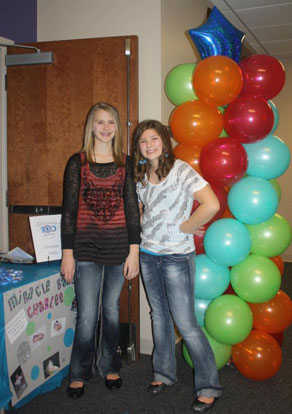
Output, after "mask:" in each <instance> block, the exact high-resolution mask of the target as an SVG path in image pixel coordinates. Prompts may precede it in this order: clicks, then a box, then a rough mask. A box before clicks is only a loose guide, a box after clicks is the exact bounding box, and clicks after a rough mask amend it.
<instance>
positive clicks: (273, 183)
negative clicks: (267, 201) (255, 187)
mask: <svg viewBox="0 0 292 414" xmlns="http://www.w3.org/2000/svg"><path fill="white" fill-rule="evenodd" d="M269 182H270V183H271V184H272V186H273V187H274V190H275V191H276V194H277V196H278V200H279V201H280V200H281V187H280V184H279V183H278V181H277V180H275V179H273V180H269Z"/></svg>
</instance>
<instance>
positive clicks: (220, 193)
mask: <svg viewBox="0 0 292 414" xmlns="http://www.w3.org/2000/svg"><path fill="white" fill-rule="evenodd" d="M211 187H212V190H213V191H214V193H215V194H216V196H217V198H218V200H219V203H220V208H219V211H218V213H216V214H215V216H214V217H213V218H212V219H211V220H210V221H208V225H210V224H211V223H213V222H214V221H216V220H218V219H219V218H221V216H222V214H223V213H224V211H225V210H226V208H227V192H226V191H225V189H224V188H222V187H216V186H214V185H211ZM199 205H200V203H198V201H196V200H195V201H194V204H193V210H192V213H193V212H194V211H195V210H196V209H197V208H198V207H199Z"/></svg>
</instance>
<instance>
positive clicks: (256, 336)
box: [232, 330, 282, 380]
mask: <svg viewBox="0 0 292 414" xmlns="http://www.w3.org/2000/svg"><path fill="white" fill-rule="evenodd" d="M232 361H233V363H234V365H235V366H236V368H237V369H238V371H239V372H241V373H242V374H243V375H244V376H246V377H247V378H250V379H253V380H265V379H268V378H271V377H272V376H273V375H275V374H276V372H277V371H278V370H279V369H280V367H281V363H282V351H281V347H280V345H279V344H278V342H277V341H276V339H275V338H273V337H272V336H271V335H269V334H267V333H265V332H260V331H255V330H253V331H251V333H250V335H249V336H248V337H247V338H246V339H245V340H244V341H243V342H240V343H239V344H236V345H233V346H232Z"/></svg>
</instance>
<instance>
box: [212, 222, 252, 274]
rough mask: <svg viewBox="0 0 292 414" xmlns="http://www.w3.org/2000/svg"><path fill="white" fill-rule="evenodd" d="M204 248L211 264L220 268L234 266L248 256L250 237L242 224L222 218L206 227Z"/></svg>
mask: <svg viewBox="0 0 292 414" xmlns="http://www.w3.org/2000/svg"><path fill="white" fill-rule="evenodd" d="M204 248H205V252H206V254H207V256H208V257H209V259H210V260H212V261H213V262H215V263H218V264H221V265H222V266H234V265H235V264H237V263H239V262H241V261H242V260H244V259H245V258H246V257H247V256H248V254H249V252H250V248H251V237H250V234H249V232H248V230H247V228H246V227H245V226H244V224H242V223H240V222H239V221H238V220H235V219H232V218H224V219H220V220H216V221H215V222H214V223H212V224H211V225H210V226H209V227H208V229H207V231H206V233H205V237H204Z"/></svg>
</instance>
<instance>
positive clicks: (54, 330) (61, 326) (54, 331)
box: [51, 318, 66, 337]
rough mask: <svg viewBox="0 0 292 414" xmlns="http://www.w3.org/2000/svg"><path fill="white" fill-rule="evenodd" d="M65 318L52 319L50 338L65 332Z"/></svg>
mask: <svg viewBox="0 0 292 414" xmlns="http://www.w3.org/2000/svg"><path fill="white" fill-rule="evenodd" d="M65 328H66V318H59V319H54V320H53V321H52V322H51V336H52V337H53V336H57V335H61V334H62V333H64V332H65Z"/></svg>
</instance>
